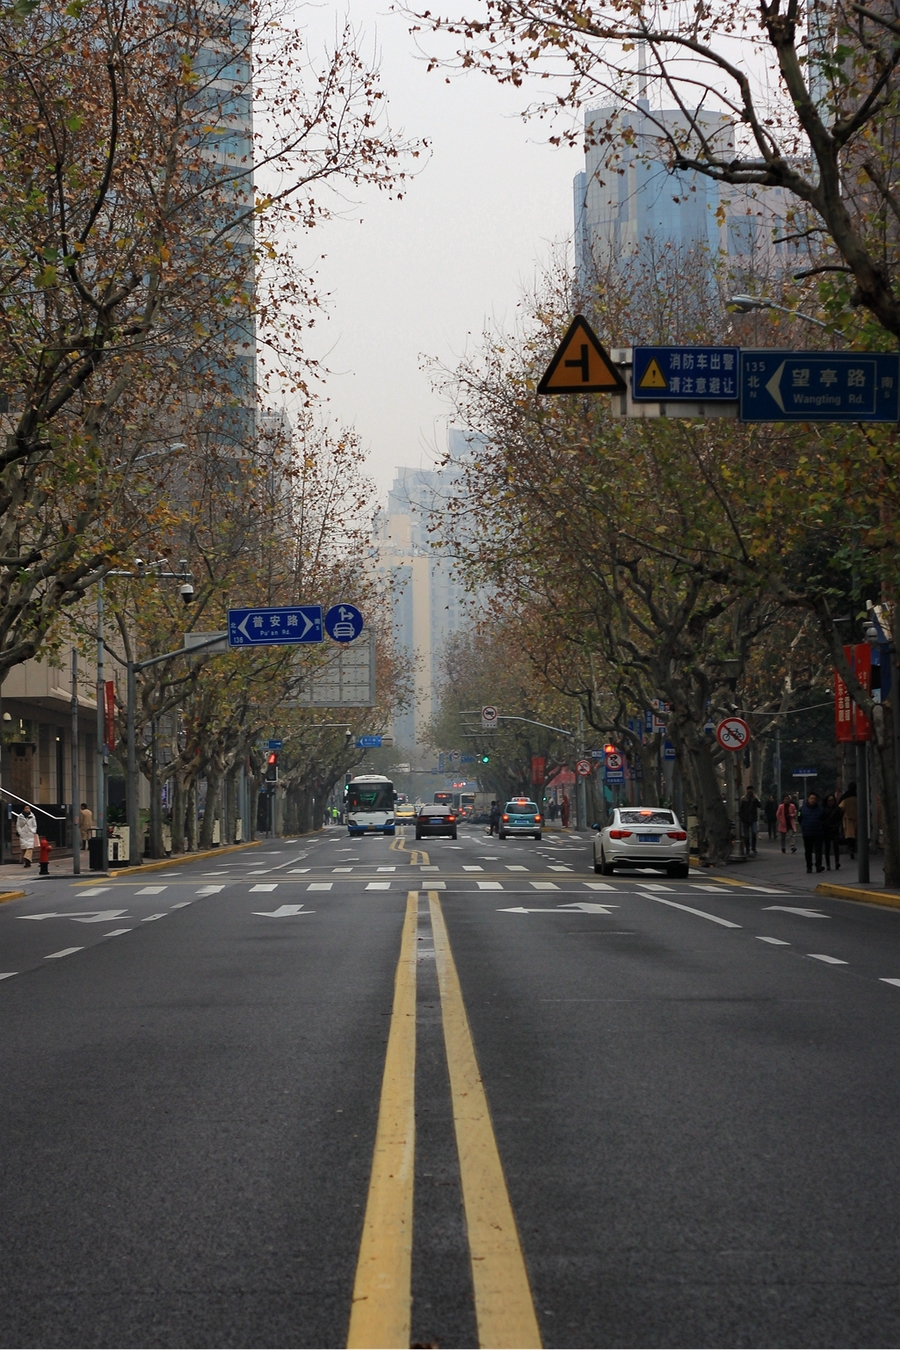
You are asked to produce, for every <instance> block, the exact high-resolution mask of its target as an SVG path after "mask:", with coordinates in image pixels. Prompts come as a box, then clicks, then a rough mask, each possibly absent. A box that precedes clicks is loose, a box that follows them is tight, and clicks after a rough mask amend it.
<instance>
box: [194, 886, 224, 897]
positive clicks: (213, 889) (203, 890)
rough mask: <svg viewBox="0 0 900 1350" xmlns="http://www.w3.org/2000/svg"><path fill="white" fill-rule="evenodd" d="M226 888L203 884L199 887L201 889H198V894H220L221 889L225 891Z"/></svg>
mask: <svg viewBox="0 0 900 1350" xmlns="http://www.w3.org/2000/svg"><path fill="white" fill-rule="evenodd" d="M224 889H225V887H224V886H201V887H200V888H199V890H198V891H197V894H198V895H218V894H219V892H220V891H224Z"/></svg>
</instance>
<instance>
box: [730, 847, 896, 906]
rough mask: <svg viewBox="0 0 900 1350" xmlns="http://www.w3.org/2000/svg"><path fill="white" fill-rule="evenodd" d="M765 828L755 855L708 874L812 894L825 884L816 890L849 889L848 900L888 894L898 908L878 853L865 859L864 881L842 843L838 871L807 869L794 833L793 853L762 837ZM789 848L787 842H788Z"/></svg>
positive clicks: (831, 892)
mask: <svg viewBox="0 0 900 1350" xmlns="http://www.w3.org/2000/svg"><path fill="white" fill-rule="evenodd" d="M764 834H765V831H763V834H762V835H760V838H759V841H758V852H757V853H756V855H755V857H751V858H749V859H748V860H747V861H746V862H745V863H729V864H728V866H726V867H722V866H718V867H712V868H710V869H709V875H710V876H712V875H716V876H724V877H728V878H729V879H733V880H734V881H744V882H749V883H750V884H751V885H752V884H753V882H761V883H762V884H763V885H766V886H770V885H771V886H784V887H788V888H790V889H791V890H794V891H809V892H810V893H811V894H815V892H816V889H817V888H818V887H819V886H828V887H829V890H828V891H820V892H819V893H820V894H823V895H824V894H830V895H834V894H835V893H836V892H837V891H843V890H847V891H853V892H855V894H853V895H849V894H848V895H846V896H844V897H843V898H845V899H848V900H853V899H864V898H865V893H868V892H871V893H873V902H874V903H877V901H876V900H875V896H876V895H879V894H880V895H882V896H885V895H890V896H892V897H895V898H896V903H897V906H898V907H900V893H897V892H891V891H886V890H885V886H884V871H883V868H882V855H881V853H876V854H874V856H873V857H872V858H871V859H870V862H869V875H870V877H871V878H872V880H871V881H870V882H868V883H865V882H860V881H858V880H857V876H858V872H857V864H856V863H855V862H851V861H850V858H849V856H848V855H847V853H846V846H845V845H842V846H841V866H840V870H839V871H837V872H835V871H834V870H832V871H830V872H829V871H825V872H818V873H817V872H816V871H815V870H813V871H812V872H807V870H806V857H805V855H804V852H803V840H802V839H801V838H800V836H799V835H798V836H797V852H796V853H791V852H790V851H788V852H787V853H782V852H781V844H780V842H779V841H778V840H777V839H767V838H765V837H764ZM788 850H790V842H789V843H788Z"/></svg>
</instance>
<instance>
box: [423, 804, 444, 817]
mask: <svg viewBox="0 0 900 1350" xmlns="http://www.w3.org/2000/svg"><path fill="white" fill-rule="evenodd" d="M449 814H450V808H449V806H423V807H422V809H421V811H420V812H419V815H420V816H449Z"/></svg>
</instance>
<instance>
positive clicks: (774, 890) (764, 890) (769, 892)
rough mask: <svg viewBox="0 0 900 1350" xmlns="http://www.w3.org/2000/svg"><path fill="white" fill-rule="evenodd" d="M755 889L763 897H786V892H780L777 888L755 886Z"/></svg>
mask: <svg viewBox="0 0 900 1350" xmlns="http://www.w3.org/2000/svg"><path fill="white" fill-rule="evenodd" d="M753 889H754V890H755V891H759V893H760V894H761V895H784V891H780V890H779V889H778V887H777V886H754V887H753Z"/></svg>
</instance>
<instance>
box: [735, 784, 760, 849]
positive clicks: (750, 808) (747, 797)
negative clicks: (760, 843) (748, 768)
mask: <svg viewBox="0 0 900 1350" xmlns="http://www.w3.org/2000/svg"><path fill="white" fill-rule="evenodd" d="M759 808H760V800H759V798H758V797H757V795H756V791H755V789H754V787H753V784H752V783H751V784H750V786H749V787H748V788H747V791H746V792H745V793H744V795H743V797H742V798H741V800H740V801H739V802H738V819H739V820H740V822H741V838H742V839H743V841H744V850H745V852H746V854H747V856H748V857H749V856H750V855H751V854H752V853H755V852H756V832H757V829H758V827H759Z"/></svg>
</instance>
